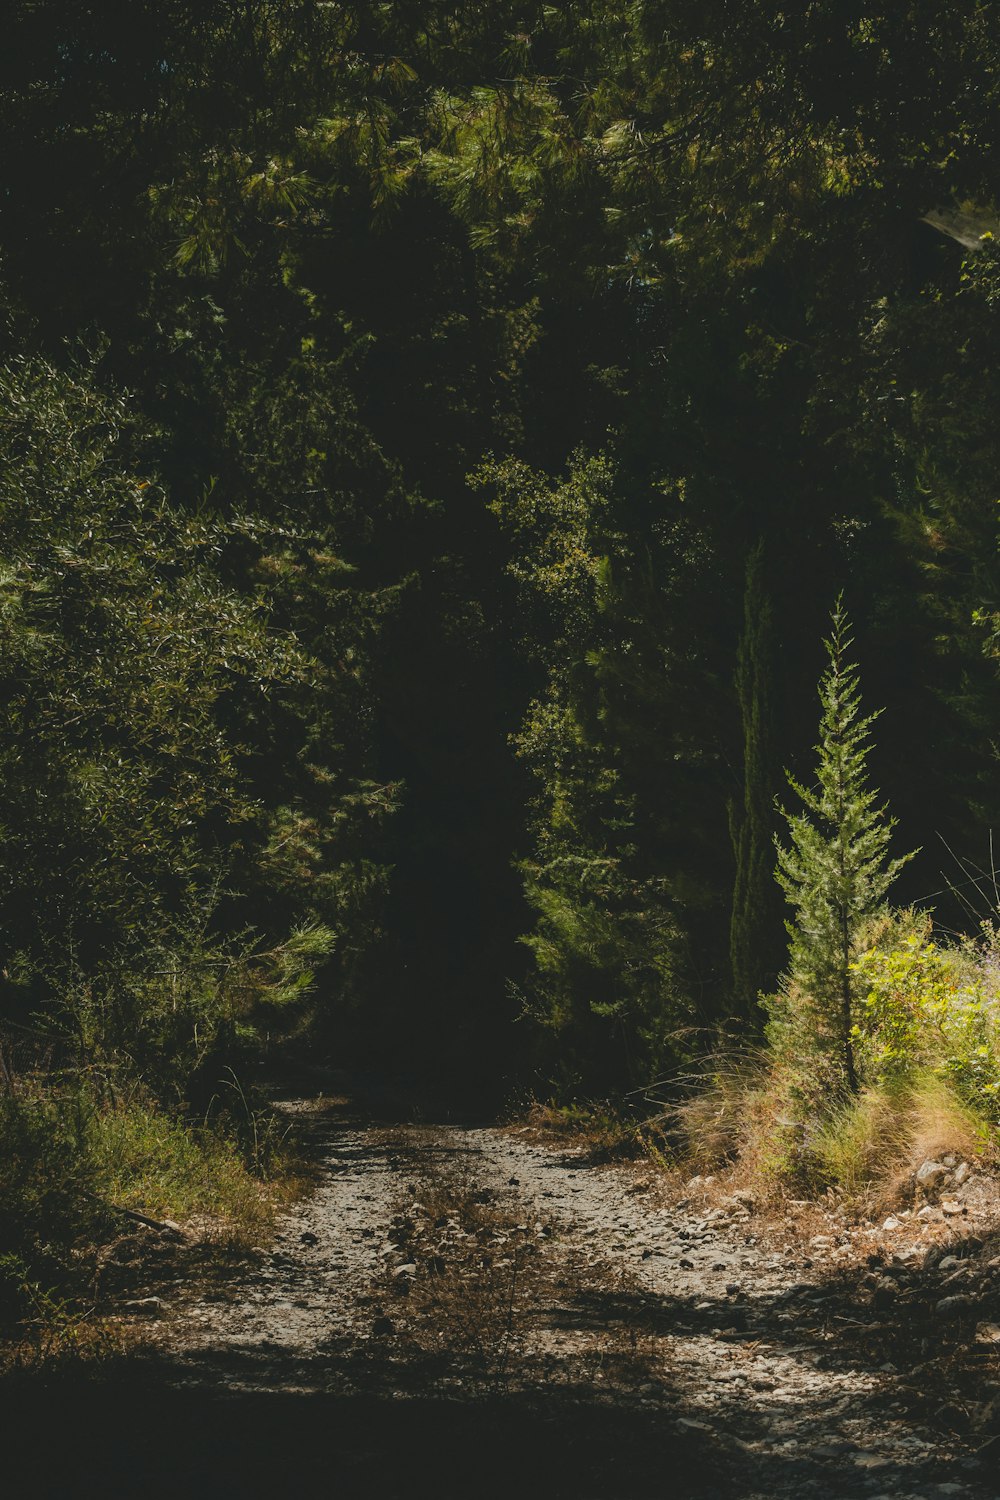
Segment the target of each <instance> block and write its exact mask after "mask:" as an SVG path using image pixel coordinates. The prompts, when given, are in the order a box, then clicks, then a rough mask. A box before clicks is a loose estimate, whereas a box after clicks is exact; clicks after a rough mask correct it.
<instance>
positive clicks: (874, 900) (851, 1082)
mask: <svg viewBox="0 0 1000 1500" xmlns="http://www.w3.org/2000/svg"><path fill="white" fill-rule="evenodd" d="M831 619H832V627H833V628H832V631H831V634H830V636H829V638H828V640H827V641H826V642H825V646H826V650H827V654H828V656H829V665H828V667H827V669H826V671H825V672H824V674H823V676H822V677H821V679H820V684H819V697H820V703H821V705H822V716H821V719H820V731H819V744H818V745H817V746H816V751H817V754H818V756H819V760H818V764H817V767H816V781H817V785H816V788H815V789H814V790H813V789H809V788H807V787H804V786H802V785H801V784H800V783H799V782H798V781H796V779H795V778H794V777H793V776H792V775H791V774H790V773H789V775H788V781H789V784H790V786H791V787H792V790H793V791H794V792H795V793H796V795H797V796H798V797H799V798H800V800H801V801H802V803H803V804H804V807H805V811H804V812H799V813H788V812H785V811H784V809H782V813H783V815H784V817H785V819H786V820H787V822H788V828H789V833H790V835H791V845H790V847H789V848H784V847H783V846H782V845H781V843H780V841H778V840H776V841H775V842H776V843H777V847H778V868H777V879H778V883H779V884H780V886H781V888H782V890H783V891H784V893H785V897H786V900H787V901H788V903H789V904H790V905H791V906H792V907H793V908H794V911H795V915H794V918H793V919H792V920H791V921H789V922H788V923H787V924H786V925H787V929H788V934H789V937H790V939H791V945H790V950H789V960H790V964H789V968H790V977H791V979H792V981H793V984H794V985H795V987H796V988H797V990H798V991H799V992H800V994H801V995H803V996H805V997H808V1002H809V1003H811V1007H812V1009H813V1015H814V1017H815V1020H816V1022H817V1027H818V1029H819V1031H820V1035H818V1036H816V1037H815V1038H814V1039H813V1042H814V1045H816V1044H818V1045H819V1047H820V1049H821V1050H823V1049H824V1047H827V1048H828V1049H829V1050H830V1052H831V1053H832V1059H831V1060H833V1061H835V1062H836V1063H838V1064H839V1066H840V1067H841V1068H842V1071H843V1077H844V1081H845V1082H846V1084H847V1087H848V1088H849V1089H850V1090H851V1092H852V1093H853V1092H856V1091H857V1087H858V1076H857V1070H856V1067H855V1062H854V1047H853V1043H852V1035H851V1033H852V1027H853V995H852V982H851V961H852V958H853V954H854V950H855V946H856V940H857V936H858V930H859V927H860V924H861V923H862V922H863V921H864V920H865V918H867V917H869V916H871V915H872V914H873V913H874V912H875V911H876V910H877V909H878V908H879V907H880V906H881V904H882V902H883V901H884V899H885V896H886V894H887V892H888V890H889V887H890V886H891V885H892V882H893V881H894V880H895V878H896V876H897V874H898V873H899V871H900V869H901V868H902V867H903V865H904V864H906V862H907V860H909V859H911V858H912V854H907V855H904V856H903V858H901V859H889V858H888V851H889V843H890V840H891V837H892V831H893V828H894V827H895V820H894V819H892V818H890V817H888V816H887V814H886V807H885V805H884V804H883V805H879V803H878V793H877V792H876V791H875V790H873V789H872V788H870V787H869V786H868V785H867V774H866V760H867V756H868V750H869V744H870V729H871V725H872V723H873V722H874V721H875V719H876V718H877V717H878V713H874V714H869V715H868V716H867V717H864V718H863V717H861V696H860V690H859V680H858V669H857V667H856V665H855V664H854V663H853V662H852V661H850V659H849V657H848V652H849V651H850V648H851V645H852V644H853V641H852V637H851V634H850V623H849V621H848V617H847V614H846V612H845V610H844V605H843V599H842V597H841V598H838V600H837V603H836V605H835V607H834V609H833V613H832V616H831Z"/></svg>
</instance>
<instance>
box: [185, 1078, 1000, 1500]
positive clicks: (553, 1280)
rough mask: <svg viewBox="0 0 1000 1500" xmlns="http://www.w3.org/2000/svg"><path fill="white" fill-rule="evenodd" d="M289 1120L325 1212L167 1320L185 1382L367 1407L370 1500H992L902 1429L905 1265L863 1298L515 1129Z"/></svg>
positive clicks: (914, 1348) (905, 1420)
mask: <svg viewBox="0 0 1000 1500" xmlns="http://www.w3.org/2000/svg"><path fill="white" fill-rule="evenodd" d="M287 1107H289V1108H290V1109H291V1110H292V1111H293V1112H295V1113H297V1114H299V1115H300V1116H302V1117H303V1118H306V1119H309V1118H311V1119H312V1121H313V1124H312V1132H313V1144H314V1149H315V1152H316V1154H317V1158H318V1163H319V1175H318V1183H317V1188H316V1191H315V1193H314V1194H313V1196H311V1197H310V1198H309V1199H307V1200H305V1201H303V1202H302V1203H300V1204H299V1205H298V1206H297V1207H296V1208H295V1209H294V1211H293V1212H291V1213H290V1214H289V1215H288V1216H287V1217H286V1218H285V1219H284V1220H283V1222H282V1225H281V1228H280V1233H279V1235H278V1238H277V1241H276V1243H275V1244H274V1245H273V1246H271V1247H268V1249H267V1253H266V1254H263V1255H262V1256H261V1257H260V1260H259V1263H258V1264H257V1265H255V1266H254V1267H252V1268H249V1269H245V1270H244V1271H243V1272H241V1273H240V1275H239V1277H238V1278H237V1279H236V1280H234V1282H233V1284H231V1285H229V1286H225V1287H222V1288H221V1289H220V1288H216V1289H215V1290H214V1292H213V1294H212V1297H211V1298H210V1299H206V1298H199V1297H195V1298H194V1299H193V1300H187V1301H185V1300H183V1299H181V1300H179V1301H178V1302H177V1304H176V1305H175V1306H174V1307H173V1308H172V1310H171V1312H170V1316H169V1319H168V1320H167V1321H166V1323H165V1325H164V1331H165V1336H166V1346H167V1349H168V1351H169V1357H170V1359H171V1361H172V1369H171V1377H170V1379H171V1382H172V1385H173V1387H174V1388H175V1389H180V1390H182V1391H186V1392H188V1393H190V1394H192V1395H194V1394H197V1393H198V1392H201V1393H202V1394H205V1393H206V1392H208V1393H213V1392H214V1393H216V1394H218V1393H219V1392H220V1391H225V1392H227V1393H228V1395H229V1397H230V1399H231V1400H236V1399H237V1398H239V1397H241V1396H242V1397H243V1398H246V1399H248V1400H256V1401H258V1402H259V1401H262V1400H264V1399H265V1398H267V1397H269V1396H270V1397H281V1398H284V1399H287V1398H288V1397H289V1396H290V1395H295V1396H298V1397H302V1398H311V1399H314V1400H325V1401H327V1402H332V1401H339V1402H340V1403H341V1404H342V1405H343V1403H347V1405H348V1406H350V1404H351V1403H352V1402H353V1403H358V1402H361V1403H364V1402H369V1403H370V1402H376V1403H377V1404H378V1413H379V1415H378V1418H377V1423H376V1426H378V1424H380V1423H381V1424H383V1426H384V1431H383V1433H382V1437H381V1439H380V1436H379V1433H378V1431H376V1432H374V1433H372V1432H369V1430H368V1429H367V1428H366V1429H365V1437H364V1440H363V1441H362V1440H361V1439H360V1438H358V1437H357V1434H358V1431H360V1429H356V1430H355V1437H356V1438H357V1443H356V1445H355V1446H356V1449H357V1451H355V1449H354V1448H352V1443H351V1439H350V1438H348V1439H347V1441H346V1444H345V1443H344V1441H343V1438H342V1446H341V1450H340V1451H341V1455H342V1459H343V1463H344V1465H346V1470H347V1471H349V1473H351V1474H354V1476H355V1479H356V1480H357V1482H358V1485H359V1488H360V1487H361V1486H362V1483H363V1476H364V1475H365V1473H367V1474H368V1475H369V1478H368V1479H367V1481H364V1485H365V1487H366V1488H367V1492H368V1493H370V1494H372V1495H375V1496H377V1495H380V1494H385V1495H390V1494H392V1495H395V1494H397V1493H398V1494H404V1493H405V1494H407V1495H408V1496H412V1495H414V1494H423V1493H428V1494H430V1493H434V1494H441V1495H452V1494H454V1495H458V1494H463V1495H464V1494H475V1493H481V1494H492V1493H509V1489H510V1485H511V1484H516V1485H517V1488H518V1489H519V1491H520V1493H521V1494H527V1495H534V1494H536V1493H537V1494H545V1495H546V1496H550V1495H558V1494H563V1493H565V1494H567V1495H569V1494H574V1495H577V1496H579V1495H591V1496H594V1497H613V1496H620V1497H622V1500H641V1497H644V1496H646V1495H650V1496H652V1495H656V1496H661V1497H668V1496H675V1497H677V1500H681V1497H684V1496H687V1495H691V1496H694V1495H718V1496H736V1495H738V1496H743V1497H746V1500H751V1497H758V1496H760V1497H764V1496H768V1497H774V1496H782V1497H785V1496H787V1497H801V1496H817V1497H823V1500H828V1497H829V1500H832V1497H840V1496H843V1497H848V1496H866V1497H871V1500H876V1497H880V1496H891V1497H893V1500H904V1497H922V1500H938V1497H940V1500H944V1497H945V1496H953V1497H957V1500H962V1497H969V1500H972V1497H974V1496H975V1497H982V1496H991V1495H995V1494H997V1493H1000V1485H994V1483H993V1480H992V1475H991V1471H990V1459H989V1451H988V1445H987V1446H986V1447H985V1448H984V1447H983V1445H982V1443H977V1442H973V1441H971V1440H968V1439H963V1438H959V1437H957V1436H955V1437H951V1438H949V1437H948V1436H947V1435H946V1434H945V1435H943V1434H942V1430H941V1426H940V1424H938V1425H937V1426H936V1427H935V1428H934V1429H933V1430H932V1429H931V1428H929V1427H928V1428H925V1427H924V1426H922V1425H920V1422H919V1421H918V1420H917V1419H915V1417H914V1415H913V1402H912V1401H911V1400H910V1399H909V1393H910V1392H911V1391H912V1388H913V1374H912V1372H913V1369H914V1367H915V1366H916V1367H918V1368H919V1366H920V1363H921V1360H922V1358H925V1356H926V1354H927V1339H926V1336H924V1334H923V1333H922V1332H921V1330H920V1329H919V1328H918V1329H914V1328H912V1327H911V1326H909V1325H910V1324H912V1316H910V1317H909V1323H908V1324H907V1325H906V1328H905V1330H904V1326H903V1324H900V1325H899V1327H898V1328H897V1327H896V1326H895V1325H894V1324H893V1321H892V1310H891V1304H894V1303H895V1302H896V1301H897V1300H898V1297H899V1295H900V1294H901V1292H902V1293H903V1294H905V1282H906V1275H907V1274H908V1273H907V1272H906V1269H905V1267H904V1266H900V1267H892V1266H889V1267H887V1268H886V1274H882V1271H881V1269H880V1270H879V1271H878V1273H876V1274H875V1276H874V1280H875V1283H876V1286H875V1291H874V1292H872V1291H871V1288H870V1286H869V1287H868V1288H867V1290H863V1288H862V1279H863V1278H860V1272H859V1271H858V1270H857V1268H855V1269H853V1270H851V1271H850V1272H849V1273H841V1272H837V1271H835V1270H833V1269H831V1268H829V1267H827V1268H825V1269H824V1268H823V1267H817V1266H815V1265H811V1264H809V1263H808V1261H807V1262H805V1263H803V1262H802V1261H801V1260H798V1261H797V1260H796V1258H795V1254H794V1253H793V1254H792V1255H791V1256H790V1255H789V1254H788V1253H786V1252H783V1251H776V1250H775V1249H774V1248H773V1244H769V1243H768V1235H767V1233H766V1232H765V1231H764V1229H763V1228H762V1226H761V1224H760V1223H759V1222H758V1219H757V1216H756V1213H755V1206H754V1205H753V1203H752V1201H750V1200H749V1199H748V1198H747V1197H740V1196H736V1197H734V1198H733V1199H732V1200H731V1201H729V1202H727V1203H724V1204H722V1205H718V1204H717V1205H716V1206H714V1207H712V1208H708V1207H706V1206H705V1204H704V1202H702V1203H699V1201H698V1200H697V1199H696V1200H694V1201H689V1202H686V1203H685V1202H684V1200H681V1202H680V1203H679V1204H678V1203H677V1201H676V1195H675V1201H674V1202H670V1201H668V1199H667V1197H666V1196H665V1195H661V1189H660V1185H659V1183H658V1180H657V1179H656V1177H655V1175H653V1174H646V1175H644V1174H643V1172H642V1170H641V1169H640V1170H637V1169H636V1168H635V1167H632V1166H627V1167H614V1166H610V1167H593V1166H590V1165H588V1163H587V1160H586V1158H585V1157H583V1156H580V1155H574V1154H572V1153H571V1152H567V1151H566V1150H563V1149H555V1148H552V1147H548V1146H545V1145H540V1144H537V1143H535V1142H533V1141H531V1140H529V1139H525V1138H524V1137H523V1136H521V1135H518V1134H516V1133H512V1132H509V1131H500V1130H496V1129H458V1128H451V1127H442V1126H423V1125H405V1126H385V1125H360V1124H358V1123H356V1122H355V1123H353V1124H350V1123H348V1124H345V1123H342V1122H341V1121H340V1120H339V1119H338V1116H337V1114H336V1112H334V1113H333V1114H329V1115H326V1114H324V1113H323V1112H322V1111H319V1112H316V1111H315V1110H312V1113H310V1111H311V1109H312V1107H311V1106H310V1105H309V1104H307V1103H305V1102H299V1103H292V1104H290V1105H289V1106H287ZM820 1238H821V1237H820ZM873 1259H874V1257H873ZM859 1278H860V1279H859ZM871 1280H872V1277H871V1276H870V1275H869V1276H868V1281H869V1282H870V1281H871ZM880 1299H881V1302H882V1303H883V1304H890V1309H889V1314H888V1315H887V1314H886V1312H885V1309H884V1308H883V1310H882V1311H879V1303H880ZM889 1356H894V1357H889ZM936 1394H940V1395H941V1396H942V1399H943V1398H944V1397H946V1395H947V1393H946V1392H940V1393H936ZM418 1409H419V1412H420V1413H422V1414H423V1415H422V1417H421V1418H420V1420H419V1421H418V1419H417V1413H418ZM390 1410H391V1411H392V1412H393V1413H394V1415H393V1416H392V1418H391V1419H387V1418H386V1416H385V1414H386V1413H387V1412H388V1411H390ZM407 1412H409V1413H410V1414H411V1416H412V1417H413V1424H414V1425H413V1429H412V1431H411V1430H410V1429H409V1428H407V1437H406V1438H405V1439H404V1443H405V1442H409V1443H410V1444H411V1453H412V1462H411V1461H410V1460H408V1459H407V1457H406V1454H405V1452H404V1453H403V1454H402V1456H401V1459H400V1462H401V1464H402V1472H401V1473H397V1472H396V1470H395V1469H393V1468H392V1466H391V1465H390V1466H389V1468H386V1467H385V1464H384V1462H383V1460H384V1456H385V1444H386V1443H388V1444H389V1446H390V1447H391V1446H392V1445H393V1443H394V1442H395V1440H396V1439H395V1438H394V1436H393V1434H395V1433H397V1425H396V1422H397V1418H398V1417H399V1415H400V1413H404V1414H405V1413H407ZM366 1420H367V1418H366ZM438 1422H440V1423H441V1424H443V1426H442V1430H443V1432H444V1433H445V1434H447V1436H444V1437H442V1438H441V1442H442V1443H443V1445H444V1451H443V1452H442V1458H441V1460H440V1462H439V1463H438V1464H437V1465H436V1466H435V1465H434V1464H433V1463H432V1464H431V1470H432V1471H433V1470H435V1468H436V1472H433V1473H430V1472H427V1457H426V1452H425V1451H424V1448H423V1444H424V1442H425V1439H426V1437H427V1434H428V1433H429V1432H437V1430H438V1428H437V1426H436V1425H435V1424H437V1423H438ZM483 1423H485V1424H486V1425H485V1427H482V1428H481V1424H483ZM470 1424H471V1425H470ZM477 1424H480V1425H477ZM363 1425H364V1424H363V1423H362V1426H363ZM480 1428H481V1430H480ZM480 1436H481V1438H482V1443H481V1444H480ZM449 1443H454V1444H455V1445H456V1454H457V1453H458V1452H459V1451H460V1452H461V1453H462V1454H464V1455H465V1456H464V1459H462V1460H461V1461H460V1465H459V1466H460V1467H461V1463H463V1462H464V1463H468V1462H471V1461H473V1459H472V1458H470V1453H471V1454H472V1455H473V1456H474V1460H475V1463H476V1464H477V1466H478V1467H479V1468H480V1473H479V1475H478V1478H477V1479H475V1482H473V1478H470V1476H469V1474H468V1473H464V1474H458V1473H455V1472H452V1466H451V1465H449V1463H448V1458H447V1449H448V1445H449ZM463 1444H464V1445H465V1446H463ZM511 1444H514V1445H515V1446H517V1445H519V1447H520V1458H517V1460H516V1461H515V1457H514V1455H513V1454H512V1450H511ZM470 1445H471V1446H470ZM421 1453H423V1457H422V1458H421V1457H420V1456H419V1455H420V1454H421ZM522 1460H523V1462H522ZM372 1464H374V1468H372V1467H371V1465H372ZM380 1464H381V1467H380ZM344 1474H345V1470H344V1469H343V1468H342V1470H341V1478H342V1480H343V1478H344ZM379 1476H381V1477H379ZM380 1485H381V1486H382V1487H381V1488H380V1487H379V1486H380ZM491 1486H493V1487H491ZM350 1492H352V1493H353V1491H350Z"/></svg>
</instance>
